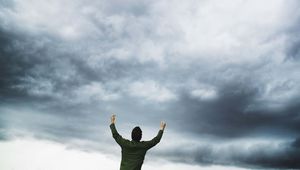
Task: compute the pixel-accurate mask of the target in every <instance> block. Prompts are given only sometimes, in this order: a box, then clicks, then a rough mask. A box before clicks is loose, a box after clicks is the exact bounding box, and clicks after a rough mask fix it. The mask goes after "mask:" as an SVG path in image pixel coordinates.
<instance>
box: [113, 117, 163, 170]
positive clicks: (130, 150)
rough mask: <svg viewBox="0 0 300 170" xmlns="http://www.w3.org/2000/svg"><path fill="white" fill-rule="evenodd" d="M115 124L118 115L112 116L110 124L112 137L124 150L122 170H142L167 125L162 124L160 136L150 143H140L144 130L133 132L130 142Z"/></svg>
mask: <svg viewBox="0 0 300 170" xmlns="http://www.w3.org/2000/svg"><path fill="white" fill-rule="evenodd" d="M115 122H116V115H112V116H111V124H110V129H111V132H112V136H113V138H114V139H115V141H116V142H117V143H118V144H119V145H120V147H121V149H122V160H121V166H120V170H141V168H142V165H143V162H144V158H145V155H146V152H147V151H148V150H149V149H150V148H152V147H153V146H155V145H156V144H157V143H159V141H160V139H161V137H162V135H163V132H164V129H165V127H166V123H165V122H161V123H160V130H159V131H158V134H157V135H156V137H154V138H153V139H152V140H150V141H140V140H141V139H142V130H141V129H140V127H138V126H137V127H135V128H133V130H132V133H131V138H132V140H131V141H130V140H127V139H124V138H122V136H121V135H119V133H118V131H117V129H116V127H115Z"/></svg>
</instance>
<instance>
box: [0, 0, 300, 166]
mask: <svg viewBox="0 0 300 170" xmlns="http://www.w3.org/2000/svg"><path fill="white" fill-rule="evenodd" d="M70 2H71V1H68V0H66V1H64V3H66V4H69V6H68V8H67V9H66V8H64V7H63V6H62V5H61V2H60V1H53V4H44V3H43V2H36V4H35V5H28V3H26V2H25V1H24V2H23V1H14V2H13V3H12V2H8V1H3V2H1V8H0V21H1V24H0V46H1V47H0V70H1V71H0V99H1V102H0V110H1V114H0V134H1V135H0V139H1V140H6V139H9V137H10V136H14V133H16V131H18V130H21V131H22V132H24V133H25V134H31V133H32V134H33V135H34V136H36V137H37V138H47V139H50V140H56V141H60V142H63V143H65V142H67V143H70V144H71V145H72V144H73V145H72V146H76V147H79V148H93V149H97V150H99V151H105V148H104V147H100V145H101V144H105V146H107V147H112V146H113V145H112V144H110V142H111V141H109V139H110V134H109V133H108V132H107V131H108V126H107V122H108V121H107V119H108V118H109V114H108V113H110V112H116V113H117V114H118V120H120V124H119V127H120V128H119V129H120V131H121V132H123V133H127V131H126V130H128V132H129V131H130V128H131V126H133V125H134V124H142V125H143V126H144V127H145V129H147V128H153V129H154V128H156V126H157V122H159V121H160V120H161V119H164V120H166V121H167V122H168V129H170V131H171V132H176V134H177V135H179V136H180V137H181V138H183V139H186V140H187V141H188V142H189V141H197V140H199V139H205V140H204V141H205V142H204V144H203V145H200V144H197V145H196V147H195V148H194V150H188V149H187V150H186V149H176V148H177V147H178V146H174V147H172V148H171V149H169V150H167V151H166V152H165V153H161V152H159V151H154V154H157V155H159V156H162V157H164V158H167V159H169V160H172V161H182V162H186V163H196V164H205V165H211V164H222V165H236V166H245V167H255V168H299V164H298V163H297V158H299V149H298V145H299V144H298V143H299V138H298V137H299V130H300V126H299V123H300V122H299V121H300V119H299V113H300V112H299V111H300V110H299V102H298V101H299V91H300V89H299V87H298V84H299V83H300V82H299V81H300V79H299V78H298V75H299V73H300V71H299V63H298V62H297V56H298V53H299V51H298V50H297V47H298V46H299V40H298V38H297V37H298V31H297V30H298V29H297V28H298V25H299V23H298V19H292V20H289V18H291V17H292V15H293V11H297V9H298V6H299V4H298V3H297V2H295V1H291V2H290V3H283V1H279V0H278V1H275V2H272V4H269V3H266V2H263V3H265V4H260V3H261V2H256V1H251V2H250V1H249V2H243V3H242V2H236V3H233V4H226V3H224V4H222V3H216V2H194V3H191V1H187V2H179V1H174V3H173V4H169V3H168V2H166V1H161V2H157V3H154V2H148V1H122V2H121V1H99V2H92V3H87V2H84V1H80V0H78V1H72V3H70ZM268 5H270V6H269V7H268V8H265V7H264V6H268ZM48 6H51V7H53V9H55V10H54V11H52V10H50V8H49V7H48ZM257 6H261V7H262V8H256V7H257ZM216 11H217V12H216ZM264 13H267V14H268V15H266V14H264ZM37 14H38V15H37ZM62 14H63V15H62ZM262 14H264V15H262ZM232 16H236V17H234V18H235V19H233V17H232ZM271 16H272V17H271ZM294 18H299V17H298V16H296V17H294ZM215 21H219V22H220V23H219V22H215ZM267 21H268V22H267ZM266 30H267V31H266ZM133 118H134V119H133ZM127 122H131V123H127ZM98 131H102V132H103V134H104V135H100V133H98ZM28 132H30V133H28ZM149 132H150V133H152V132H153V134H155V130H149ZM166 135H167V134H166ZM252 137H253V138H262V139H263V140H264V141H267V142H272V141H273V140H275V141H283V142H282V143H283V144H282V145H278V147H277V146H276V147H275V146H274V147H272V148H270V149H268V150H267V149H265V148H266V146H265V145H259V144H258V145H257V146H256V143H255V142H254V143H252V145H251V146H253V147H251V148H250V149H249V150H247V149H244V150H239V149H238V148H239V147H244V145H245V142H240V143H237V144H236V145H234V146H233V149H232V150H231V149H230V148H231V147H223V148H222V149H221V150H218V149H216V148H217V144H218V143H220V142H222V141H223V142H224V143H225V144H226V143H230V142H231V141H239V140H243V139H248V138H252ZM78 139H84V140H85V142H86V143H87V144H86V145H87V146H86V145H84V146H82V145H80V146H79V145H78V144H77V143H76V140H78ZM163 140H165V141H166V142H170V141H169V140H168V138H164V139H163ZM291 140H294V141H293V142H292V143H289V142H290V141H291ZM97 142H99V143H98V144H97ZM196 143H197V142H196ZM211 143H214V145H210V144H211ZM250 143H251V142H250ZM223 151H224V155H220V153H221V152H223ZM283 157H284V158H283Z"/></svg>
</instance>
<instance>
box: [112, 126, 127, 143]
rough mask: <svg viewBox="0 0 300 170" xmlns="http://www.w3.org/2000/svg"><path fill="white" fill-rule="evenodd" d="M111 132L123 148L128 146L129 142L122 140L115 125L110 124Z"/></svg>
mask: <svg viewBox="0 0 300 170" xmlns="http://www.w3.org/2000/svg"><path fill="white" fill-rule="evenodd" d="M110 130H111V133H112V136H113V138H114V139H115V141H116V142H117V143H118V144H119V145H120V146H121V147H123V146H124V145H126V143H127V140H126V139H124V138H122V136H121V135H120V134H119V133H118V131H117V129H116V126H115V124H114V123H112V124H110Z"/></svg>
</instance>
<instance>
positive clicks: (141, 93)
mask: <svg viewBox="0 0 300 170" xmlns="http://www.w3.org/2000/svg"><path fill="white" fill-rule="evenodd" d="M128 92H129V94H130V95H132V96H135V97H141V98H144V99H146V100H150V101H157V102H166V101H170V100H174V99H176V95H175V94H174V93H172V91H170V90H169V89H167V88H166V87H163V86H161V85H160V84H158V83H157V82H155V81H152V80H147V81H143V82H141V81H137V82H134V83H132V84H130V85H129V91H128Z"/></svg>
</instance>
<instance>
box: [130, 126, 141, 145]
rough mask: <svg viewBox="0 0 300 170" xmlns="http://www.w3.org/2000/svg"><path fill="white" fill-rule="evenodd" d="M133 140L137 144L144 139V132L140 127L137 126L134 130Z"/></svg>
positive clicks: (132, 133)
mask: <svg viewBox="0 0 300 170" xmlns="http://www.w3.org/2000/svg"><path fill="white" fill-rule="evenodd" d="M131 139H132V140H134V141H136V142H139V141H140V140H141V139H142V130H141V128H140V127H138V126H136V127H135V128H133V129H132V132H131Z"/></svg>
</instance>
